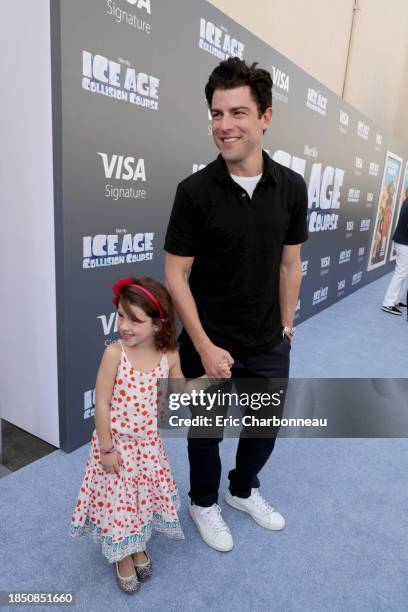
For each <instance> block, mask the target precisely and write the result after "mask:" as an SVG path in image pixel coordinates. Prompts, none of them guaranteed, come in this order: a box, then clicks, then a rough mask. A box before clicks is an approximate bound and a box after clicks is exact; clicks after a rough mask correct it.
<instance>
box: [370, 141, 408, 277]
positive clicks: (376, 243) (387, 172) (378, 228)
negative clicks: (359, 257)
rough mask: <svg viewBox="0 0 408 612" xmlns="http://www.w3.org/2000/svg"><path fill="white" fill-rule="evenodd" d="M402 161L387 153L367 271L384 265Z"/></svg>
mask: <svg viewBox="0 0 408 612" xmlns="http://www.w3.org/2000/svg"><path fill="white" fill-rule="evenodd" d="M401 166H402V159H401V158H400V157H398V156H397V155H394V153H391V152H390V151H388V152H387V156H386V158H385V164H384V173H383V178H382V183H381V190H380V198H379V202H378V208H377V217H376V220H375V224H374V233H373V237H372V242H371V248H370V257H369V259H368V267H367V270H373V269H374V268H379V267H380V266H383V265H384V264H385V263H386V259H387V257H386V256H387V251H388V244H389V240H390V234H391V222H392V216H393V211H394V208H395V203H396V200H397V193H398V184H399V179H400V174H401Z"/></svg>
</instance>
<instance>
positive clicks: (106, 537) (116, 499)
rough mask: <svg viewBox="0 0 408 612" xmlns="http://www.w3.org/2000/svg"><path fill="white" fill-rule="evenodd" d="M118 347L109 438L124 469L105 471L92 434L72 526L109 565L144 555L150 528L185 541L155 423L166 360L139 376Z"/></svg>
mask: <svg viewBox="0 0 408 612" xmlns="http://www.w3.org/2000/svg"><path fill="white" fill-rule="evenodd" d="M120 344H121V346H122V353H121V357H120V364H119V367H118V371H117V374H116V380H115V385H114V389H113V394H112V401H111V434H112V439H113V442H114V445H115V447H116V449H117V450H118V452H119V454H120V455H121V457H122V461H123V465H122V466H121V469H120V474H119V475H117V474H110V473H108V472H106V471H105V470H104V469H103V467H102V466H101V464H100V463H99V460H100V449H99V442H98V437H97V435H96V430H95V431H94V432H93V435H92V439H91V451H90V455H89V458H88V461H87V463H86V467H85V477H84V480H83V482H82V486H81V488H80V492H79V496H78V501H77V503H76V507H75V511H74V513H73V515H72V519H71V526H70V535H71V537H78V536H81V535H84V534H88V535H90V536H91V537H92V539H93V540H94V541H95V542H101V543H102V553H103V555H104V556H105V557H106V558H107V559H108V561H109V562H111V563H113V562H115V561H120V560H121V559H123V558H124V557H126V556H128V555H130V554H132V553H135V552H140V551H143V550H145V549H146V544H147V542H148V540H149V538H150V536H151V534H152V531H153V530H154V529H155V530H157V531H160V532H162V533H164V534H165V535H167V536H169V537H172V538H184V535H183V531H182V529H181V526H180V522H179V519H178V516H177V510H178V509H179V507H180V500H179V496H178V492H177V486H176V483H175V481H174V479H173V477H172V474H171V471H170V467H169V464H168V461H167V456H166V451H165V449H164V446H163V442H162V440H161V438H160V436H159V431H158V423H157V418H158V414H157V413H158V404H159V403H160V402H161V399H160V396H161V395H162V393H164V390H163V380H167V378H168V373H169V365H168V361H167V357H166V355H162V358H161V360H160V363H159V364H158V365H157V366H156V367H155V368H154V369H153V370H150V371H148V372H139V371H137V370H135V369H134V368H133V367H132V365H131V363H130V362H129V360H128V358H127V355H126V352H125V350H124V347H123V345H122V343H120ZM159 388H160V390H159Z"/></svg>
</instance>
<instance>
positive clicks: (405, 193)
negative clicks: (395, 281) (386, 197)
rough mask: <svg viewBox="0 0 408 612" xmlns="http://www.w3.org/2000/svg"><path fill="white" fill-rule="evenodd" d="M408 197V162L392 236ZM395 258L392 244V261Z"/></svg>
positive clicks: (394, 218)
mask: <svg viewBox="0 0 408 612" xmlns="http://www.w3.org/2000/svg"><path fill="white" fill-rule="evenodd" d="M407 198H408V162H407V163H406V164H405V174H404V178H403V181H402V185H401V194H400V199H399V204H398V206H397V207H396V209H395V213H394V217H393V222H392V232H391V238H392V236H393V235H394V232H395V228H396V227H397V223H398V218H399V214H400V212H401V206H402V204H403V203H404V201H405V200H406V199H407ZM395 258H396V253H395V249H394V245H392V246H391V249H390V261H393V260H394V259H395Z"/></svg>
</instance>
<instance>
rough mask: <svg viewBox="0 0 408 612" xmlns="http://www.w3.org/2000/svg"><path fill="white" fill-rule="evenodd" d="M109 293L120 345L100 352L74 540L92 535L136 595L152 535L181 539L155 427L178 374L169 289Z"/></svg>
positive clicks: (125, 285)
mask: <svg viewBox="0 0 408 612" xmlns="http://www.w3.org/2000/svg"><path fill="white" fill-rule="evenodd" d="M113 291H114V295H115V297H114V300H113V302H114V304H115V305H116V307H117V310H118V331H119V334H120V336H121V340H119V342H114V343H113V344H111V345H110V346H109V347H108V348H107V349H106V350H105V353H104V355H103V358H102V362H101V365H100V367H99V371H98V376H97V381H96V407H95V426H96V429H95V431H94V433H93V435H92V440H91V452H90V456H89V459H88V462H87V464H86V472H85V477H84V480H83V483H82V486H81V489H80V492H79V496H78V501H77V504H76V508H75V511H74V513H73V516H72V519H71V536H72V537H77V536H81V535H83V534H89V535H90V536H91V537H92V539H93V540H94V541H96V542H101V543H102V553H103V554H104V555H105V557H106V558H107V559H108V561H109V562H111V563H113V562H116V574H117V579H118V582H119V586H120V587H121V588H122V589H123V590H124V591H126V592H128V593H133V592H135V591H136V590H137V589H138V586H139V580H144V579H145V578H147V577H148V576H150V575H151V573H152V563H151V561H150V558H149V555H148V553H147V550H146V545H147V542H148V540H149V538H150V536H151V534H152V531H153V529H156V530H157V531H161V532H162V533H164V534H166V535H167V536H169V537H173V538H184V535H183V532H182V529H181V526H180V523H179V519H178V516H177V510H178V509H179V506H180V501H179V496H178V492H177V486H176V483H175V481H174V479H173V477H172V475H171V472H170V468H169V464H168V461H167V457H166V452H165V449H164V446H163V442H162V440H161V438H160V436H159V432H158V424H157V420H158V414H157V404H158V402H160V401H161V400H160V395H161V394H162V393H163V391H161V390H159V389H158V383H159V379H166V378H168V377H170V378H178V379H180V378H181V379H182V378H183V374H182V372H181V369H180V360H179V357H178V353H177V352H176V351H175V348H176V329H175V320H174V310H173V306H172V303H171V299H170V295H169V293H168V291H167V289H166V288H165V287H163V285H161V284H160V283H158V282H157V281H154V280H153V279H151V278H141V279H137V278H125V279H123V280H120V281H119V282H117V283H116V284H115V285H114V287H113ZM224 365H225V376H226V377H227V376H228V375H229V370H228V368H227V365H226V364H224ZM189 385H190V383H188V385H187V387H189ZM186 390H188V389H187V388H186ZM162 399H164V398H162Z"/></svg>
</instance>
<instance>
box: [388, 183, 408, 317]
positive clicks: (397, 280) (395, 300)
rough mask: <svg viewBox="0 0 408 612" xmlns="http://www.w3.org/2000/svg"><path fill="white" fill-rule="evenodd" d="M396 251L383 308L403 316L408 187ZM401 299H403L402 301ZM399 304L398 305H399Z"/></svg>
mask: <svg viewBox="0 0 408 612" xmlns="http://www.w3.org/2000/svg"><path fill="white" fill-rule="evenodd" d="M392 239H393V241H394V246H395V252H396V255H397V257H396V261H395V272H394V274H393V277H392V279H391V281H390V284H389V285H388V289H387V292H386V294H385V296H384V301H383V305H382V310H384V312H388V313H390V314H393V315H398V316H401V315H402V312H401V310H400V309H399V308H398V306H406V303H407V294H406V290H407V281H408V189H407V190H406V191H405V200H404V202H403V204H402V206H401V211H400V214H399V217H398V223H397V227H396V228H395V232H394V235H393V237H392ZM400 300H403V302H405V303H402V302H400ZM397 304H398V306H397Z"/></svg>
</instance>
